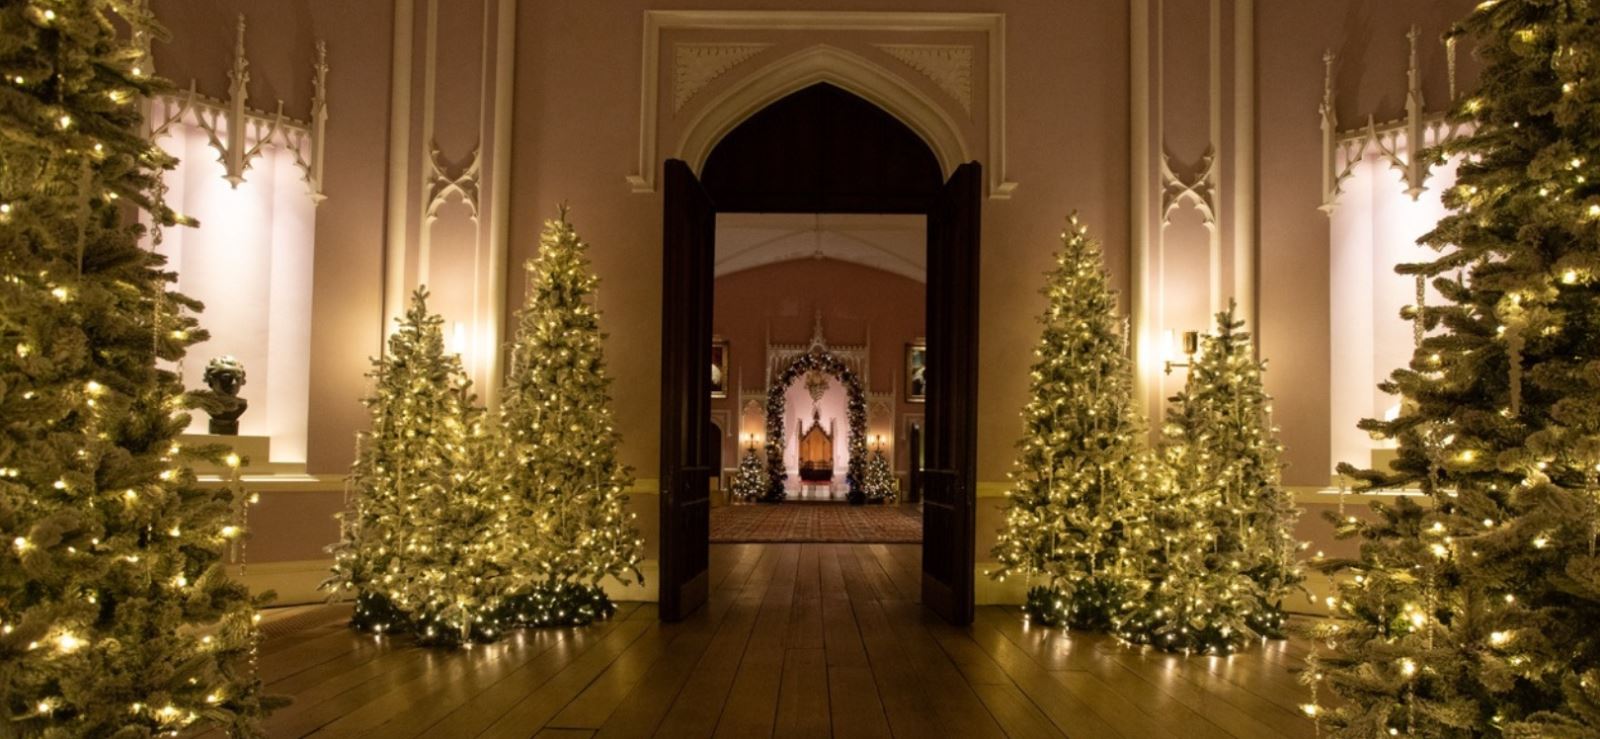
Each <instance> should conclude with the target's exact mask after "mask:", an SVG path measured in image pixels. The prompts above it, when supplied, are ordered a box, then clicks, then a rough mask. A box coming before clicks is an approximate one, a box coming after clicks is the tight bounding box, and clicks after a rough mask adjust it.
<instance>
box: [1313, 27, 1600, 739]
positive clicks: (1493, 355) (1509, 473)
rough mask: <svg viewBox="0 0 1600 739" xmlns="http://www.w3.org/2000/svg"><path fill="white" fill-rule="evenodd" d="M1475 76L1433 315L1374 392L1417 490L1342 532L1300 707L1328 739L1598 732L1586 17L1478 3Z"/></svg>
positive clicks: (1599, 341)
mask: <svg viewBox="0 0 1600 739" xmlns="http://www.w3.org/2000/svg"><path fill="white" fill-rule="evenodd" d="M1458 32H1459V33H1462V34H1466V35H1470V36H1471V37H1472V39H1473V40H1474V41H1475V43H1476V54H1477V56H1478V57H1479V58H1480V59H1482V61H1483V64H1484V66H1483V71H1482V73H1481V78H1480V89H1479V90H1478V91H1477V92H1475V93H1474V94H1473V95H1471V96H1470V97H1466V98H1464V99H1463V100H1461V101H1460V102H1459V103H1458V104H1457V106H1456V109H1455V111H1454V115H1455V118H1456V119H1457V120H1458V121H1460V122H1462V123H1464V124H1469V125H1470V127H1471V128H1470V133H1468V134H1467V135H1466V136H1464V137H1462V138H1460V139H1458V140H1456V141H1455V142H1453V143H1451V144H1449V145H1448V146H1446V147H1445V148H1444V149H1443V150H1441V151H1435V152H1433V153H1431V154H1430V156H1433V157H1436V158H1438V159H1441V160H1442V159H1443V158H1444V157H1447V156H1456V157H1460V158H1461V162H1460V165H1459V169H1458V173H1457V174H1458V179H1457V184H1456V185H1455V186H1454V187H1453V188H1451V189H1450V190H1448V191H1447V192H1446V193H1445V195H1444V199H1445V204H1446V205H1447V206H1449V207H1450V208H1451V209H1452V211H1453V212H1452V214H1451V215H1449V216H1447V217H1446V218H1445V219H1444V220H1442V221H1441V222H1440V223H1439V225H1438V227H1437V228H1436V229H1434V231H1432V232H1431V233H1429V234H1427V235H1426V236H1425V237H1423V239H1422V241H1423V243H1425V244H1427V245H1428V246H1430V247H1432V248H1433V249H1435V250H1436V251H1437V253H1438V256H1437V257H1436V258H1435V259H1433V260H1432V261H1428V262H1423V263H1418V264H1407V265H1402V266H1401V267H1400V269H1399V271H1400V272H1401V273H1403V274H1412V275H1419V276H1421V277H1423V278H1425V279H1428V280H1431V281H1432V285H1433V286H1434V287H1435V288H1436V290H1437V291H1438V292H1439V293H1440V294H1441V295H1443V297H1444V299H1445V302H1444V303H1443V304H1441V305H1433V306H1426V307H1421V308H1420V309H1419V312H1420V315H1419V319H1420V320H1421V322H1422V325H1423V327H1424V328H1425V329H1426V330H1427V331H1428V334H1427V335H1426V337H1425V338H1423V339H1422V341H1421V342H1420V344H1419V345H1418V347H1417V349H1416V352H1415V354H1414V356H1413V358H1412V360H1411V362H1410V364H1409V366H1407V367H1404V368H1400V369H1398V370H1396V371H1395V372H1394V373H1393V375H1392V376H1391V378H1390V379H1389V380H1388V381H1387V382H1385V383H1384V385H1383V389H1384V390H1386V391H1388V392H1390V393H1393V394H1396V395H1399V396H1401V398H1402V399H1403V400H1402V404H1401V412H1400V414H1399V416H1398V417H1397V418H1394V419H1392V420H1387V421H1384V420H1368V421H1365V422H1363V424H1362V427H1363V428H1365V429H1367V430H1369V431H1371V432H1374V433H1376V434H1379V435H1381V436H1383V437H1386V438H1389V439H1393V440H1396V441H1397V442H1398V444H1399V450H1398V454H1399V458H1398V460H1397V461H1396V462H1394V463H1393V465H1392V467H1391V468H1390V469H1380V470H1356V469H1353V468H1351V467H1349V466H1345V467H1342V468H1341V472H1343V473H1345V474H1348V475H1353V476H1355V477H1357V478H1358V479H1359V480H1361V482H1362V487H1363V488H1383V489H1398V488H1406V489H1413V490H1416V491H1419V492H1420V493H1421V494H1422V496H1423V499H1422V502H1421V504H1418V503H1415V502H1413V501H1411V500H1409V499H1400V500H1399V501H1398V502H1396V503H1394V504H1391V505H1383V506H1374V509H1375V516H1374V517H1372V519H1371V520H1363V519H1361V518H1359V517H1353V518H1351V519H1349V520H1340V521H1338V522H1337V523H1338V524H1339V525H1340V527H1341V534H1343V535H1345V536H1349V537H1355V538H1357V539H1359V540H1360V542H1361V548H1360V554H1359V556H1358V557H1356V558H1354V559H1350V560H1338V561H1332V562H1327V563H1325V565H1324V568H1325V569H1326V570H1328V571H1329V572H1331V573H1334V574H1336V575H1337V576H1338V581H1339V583H1340V585H1339V592H1338V601H1337V608H1338V615H1340V616H1342V618H1339V619H1336V620H1334V621H1332V622H1331V623H1330V624H1328V625H1327V626H1325V627H1323V628H1322V629H1321V630H1320V636H1321V637H1323V640H1325V641H1326V642H1327V643H1328V644H1329V646H1328V647H1327V648H1326V649H1325V651H1323V652H1322V653H1321V654H1320V655H1318V656H1316V657H1315V658H1314V659H1313V662H1312V669H1311V670H1310V671H1309V674H1308V678H1307V679H1308V681H1309V682H1310V683H1311V684H1312V685H1314V686H1326V689H1328V690H1330V691H1331V692H1332V693H1333V694H1334V695H1335V696H1337V698H1338V701H1337V702H1336V705H1333V706H1319V705H1317V704H1315V703H1313V704H1311V705H1308V706H1307V711H1308V712H1311V713H1314V714H1317V715H1318V716H1320V717H1321V719H1322V723H1323V725H1324V728H1325V729H1327V730H1328V732H1329V733H1330V734H1331V735H1333V736H1337V737H1371V736H1381V735H1384V734H1387V733H1401V734H1411V735H1419V736H1439V737H1469V736H1498V735H1506V736H1560V737H1595V736H1600V720H1597V719H1600V712H1597V710H1596V705H1597V704H1600V631H1597V630H1596V628H1595V625H1596V624H1600V557H1597V552H1596V546H1597V543H1600V479H1597V475H1600V300H1597V298H1600V4H1597V3H1595V2H1593V0H1501V1H1500V2H1492V1H1491V2H1484V3H1480V4H1479V5H1478V7H1477V9H1476V10H1475V11H1474V12H1473V13H1472V14H1471V15H1470V16H1469V17H1468V18H1467V19H1466V20H1465V21H1463V22H1462V24H1461V25H1460V27H1459V29H1458Z"/></svg>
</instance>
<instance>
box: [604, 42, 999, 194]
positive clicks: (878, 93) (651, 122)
mask: <svg viewBox="0 0 1600 739" xmlns="http://www.w3.org/2000/svg"><path fill="white" fill-rule="evenodd" d="M1005 25H1006V18H1005V15H1004V14H1003V13H942V12H879V11H823V10H816V11H812V10H806V11H764V10H647V11H645V13H644V39H643V48H642V54H641V62H642V63H641V65H640V93H639V152H638V162H637V165H636V167H635V169H634V170H633V172H632V173H630V174H629V175H628V176H627V181H628V184H629V186H630V188H631V189H632V190H633V192H636V193H653V192H655V191H656V185H657V182H656V179H657V172H658V170H659V168H660V165H661V162H662V161H663V160H665V159H669V158H676V159H683V160H684V161H687V162H689V164H690V165H691V167H692V168H694V169H696V170H698V169H699V166H700V165H701V164H703V163H704V161H705V158H706V156H707V155H708V154H709V153H710V151H711V149H712V148H714V147H715V145H716V143H717V142H718V141H720V140H721V138H722V137H723V136H724V135H726V134H727V133H728V132H729V131H731V130H733V128H734V127H735V126H737V125H738V124H739V123H741V122H743V121H744V120H745V119H746V118H748V117H749V116H750V115H751V114H752V113H755V112H756V111H758V110H760V109H761V108H763V107H765V106H766V105H767V104H770V103H772V102H774V101H776V100H778V99H780V98H782V97H784V96H785V95H787V94H789V93H792V92H795V91H798V90H800V89H802V88H804V87H807V86H809V85H812V84H816V83H819V82H827V83H830V84H833V85H835V86H838V87H840V88H841V89H845V90H848V91H849V92H851V93H852V94H854V95H857V96H859V97H862V98H863V99H866V100H868V101H870V102H872V103H873V104H875V105H877V106H878V107H880V108H882V109H883V110H884V111H886V112H888V113H889V114H891V115H893V116H895V117H896V118H897V119H899V120H900V121H901V122H903V123H905V124H906V125H907V126H908V127H910V128H911V129H912V130H913V131H915V132H916V133H917V135H918V136H920V137H921V138H922V139H923V140H924V141H926V142H927V143H928V145H929V148H930V149H931V150H933V152H934V154H935V156H936V157H937V158H938V160H939V163H940V165H941V167H942V168H943V169H944V171H945V173H946V174H948V173H950V172H952V171H954V169H955V167H956V166H958V165H960V164H961V163H963V162H966V161H972V160H977V161H980V162H982V163H983V165H984V172H985V174H986V175H987V177H988V182H987V185H988V193H989V197H990V198H994V199H1005V198H1009V197H1010V196H1011V193H1012V192H1013V191H1014V190H1015V189H1016V187H1017V183H1016V182H1013V181H1011V180H1010V179H1008V177H1007V175H1008V169H1007V164H1006V64H1005V57H1006V55H1005V49H1006V33H1005ZM923 42H927V43H930V44H942V45H944V47H950V48H955V47H956V46H961V48H963V49H967V48H970V49H971V62H972V64H971V68H970V72H969V78H968V84H969V85H970V87H971V90H970V92H971V97H970V99H966V100H963V99H961V98H962V97H964V96H956V97H952V96H951V93H949V92H948V91H947V90H946V89H945V88H944V87H941V86H940V83H941V78H940V75H939V74H930V73H929V72H928V70H927V69H926V65H920V67H919V65H917V64H912V63H910V62H908V61H906V60H905V59H903V58H900V57H897V56H895V54H894V53H891V51H892V50H893V48H901V47H905V46H906V45H907V44H908V43H911V44H916V43H923ZM758 43H759V44H764V45H766V46H764V47H763V48H761V49H759V50H755V51H754V52H753V53H752V55H751V56H749V57H747V58H745V59H744V60H742V61H741V62H740V63H739V64H737V65H735V66H733V67H730V68H729V69H726V70H723V71H722V72H720V73H719V74H717V75H715V76H713V77H712V78H711V79H710V80H707V81H704V83H703V84H698V86H696V87H695V88H694V94H693V95H691V96H689V97H687V98H682V99H680V98H681V97H682V93H683V92H684V91H680V90H677V89H676V88H675V87H674V85H675V84H676V78H675V77H674V76H673V75H672V74H663V73H662V71H663V69H670V68H671V66H670V65H672V64H674V61H675V57H673V56H672V54H671V52H672V50H674V49H676V48H677V47H678V45H681V44H687V45H690V46H694V45H700V46H705V45H708V44H728V45H734V46H738V47H741V48H744V47H751V46H753V45H755V44H758ZM896 45H898V46H896ZM944 47H941V48H944ZM664 65H666V66H664Z"/></svg>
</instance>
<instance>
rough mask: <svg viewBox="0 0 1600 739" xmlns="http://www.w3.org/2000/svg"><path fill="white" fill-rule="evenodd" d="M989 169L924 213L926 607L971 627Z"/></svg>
mask: <svg viewBox="0 0 1600 739" xmlns="http://www.w3.org/2000/svg"><path fill="white" fill-rule="evenodd" d="M982 183H983V168H982V166H981V165H979V164H978V163H977V162H969V163H967V164H963V165H961V166H960V167H958V168H956V171H955V173H954V174H952V175H951V176H950V180H949V181H948V182H946V183H945V185H944V188H943V189H942V190H940V191H939V194H938V195H937V196H935V197H934V200H933V203H932V205H931V206H930V207H929V208H928V293H927V296H928V310H927V334H928V360H927V362H928V364H927V367H928V401H927V424H928V426H927V431H926V433H927V436H926V438H925V439H924V447H925V448H926V449H927V457H926V465H927V466H926V468H925V469H924V470H923V472H922V494H923V506H922V602H923V604H924V605H926V606H927V607H928V608H931V609H933V611H934V612H936V613H938V614H939V615H941V616H943V617H944V618H945V620H947V621H949V622H950V623H953V624H956V625H965V624H969V623H972V611H973V607H972V599H973V583H972V578H973V541H972V538H973V509H974V507H975V494H976V491H975V488H976V486H977V476H976V466H977V446H976V438H975V436H976V431H977V406H978V403H977V401H978V240H979V233H980V221H979V210H980V208H981V206H982V204H983V199H982V198H983V187H982Z"/></svg>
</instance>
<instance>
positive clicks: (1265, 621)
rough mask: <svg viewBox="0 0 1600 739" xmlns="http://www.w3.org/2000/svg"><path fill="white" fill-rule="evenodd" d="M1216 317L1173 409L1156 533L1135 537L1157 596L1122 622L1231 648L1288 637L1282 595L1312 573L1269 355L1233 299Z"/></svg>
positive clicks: (1198, 648) (1173, 642) (1158, 639)
mask: <svg viewBox="0 0 1600 739" xmlns="http://www.w3.org/2000/svg"><path fill="white" fill-rule="evenodd" d="M1216 320H1217V326H1216V331H1215V333H1212V334H1209V335H1206V336H1205V337H1204V338H1203V339H1202V341H1201V346H1200V352H1199V353H1198V354H1197V355H1196V356H1195V357H1194V358H1193V360H1192V361H1191V362H1190V365H1189V368H1188V370H1189V376H1188V380H1187V382H1186V383H1185V386H1184V390H1183V391H1182V392H1180V393H1179V394H1177V395H1175V396H1173V398H1172V399H1171V404H1170V406H1169V409H1168V411H1167V421H1166V425H1165V428H1164V429H1163V434H1164V436H1165V439H1166V443H1165V447H1164V449H1163V450H1162V454H1163V459H1164V462H1165V465H1166V467H1167V471H1166V473H1165V474H1164V475H1163V479H1162V484H1160V485H1156V486H1153V490H1154V491H1155V492H1154V494H1153V495H1154V498H1155V503H1156V505H1155V506H1154V509H1153V511H1152V514H1151V515H1152V516H1153V517H1154V519H1155V525H1154V526H1153V527H1150V528H1149V529H1147V530H1146V531H1147V532H1148V534H1150V535H1153V536H1154V538H1151V536H1149V535H1146V536H1143V537H1141V538H1142V545H1141V546H1140V547H1138V550H1139V551H1142V552H1144V553H1146V554H1147V555H1148V559H1147V560H1146V563H1147V564H1146V574H1147V576H1148V577H1149V580H1150V582H1151V589H1150V591H1149V592H1150V595H1149V598H1148V599H1147V600H1146V601H1145V602H1144V603H1143V604H1141V605H1140V607H1139V608H1138V610H1137V612H1136V613H1135V614H1133V615H1131V616H1130V617H1129V618H1128V619H1127V620H1126V621H1124V622H1123V624H1122V625H1121V627H1120V628H1121V629H1122V630H1123V631H1124V632H1125V633H1126V635H1127V636H1128V637H1129V638H1130V639H1133V640H1134V641H1140V642H1149V643H1151V644H1154V645H1156V646H1159V647H1161V648H1163V649H1169V650H1176V651H1185V652H1200V653H1208V654H1216V653H1221V654H1227V653H1231V652H1233V651H1236V650H1238V649H1239V648H1240V647H1242V646H1244V645H1245V644H1247V643H1248V642H1249V640H1250V639H1252V638H1255V637H1259V636H1268V637H1274V638H1281V637H1283V636H1284V628H1283V627H1284V621H1285V618H1286V616H1285V613H1284V601H1285V599H1286V598H1287V597H1288V595H1289V594H1290V593H1291V592H1293V591H1295V590H1297V589H1298V588H1299V586H1300V583H1301V581H1302V580H1303V579H1304V576H1303V574H1302V571H1301V564H1300V562H1299V560H1298V557H1297V552H1298V550H1299V545H1298V543H1297V542H1295V540H1294V537H1293V527H1294V523H1295V521H1296V520H1297V519H1298V518H1299V511H1298V509H1296V508H1295V506H1294V502H1293V499H1292V497H1291V496H1290V494H1289V492H1288V491H1287V490H1285V489H1284V488H1283V486H1282V483H1281V479H1280V478H1281V470H1282V464H1281V463H1280V462H1279V460H1278V454H1279V451H1280V447H1279V445H1278V442H1277V440H1276V433H1275V429H1273V428H1272V426H1271V420H1270V411H1271V409H1270V399H1269V398H1268V397H1267V394H1266V391H1265V389H1264V388H1263V387H1262V383H1261V373H1262V371H1263V369H1264V365H1263V363H1262V362H1260V361H1258V360H1257V359H1256V358H1255V348H1254V346H1253V345H1252V343H1251V341H1250V335H1249V334H1247V333H1245V332H1244V331H1242V330H1241V329H1242V328H1243V326H1244V322H1243V321H1241V320H1238V319H1237V318H1235V316H1234V307H1233V306H1232V305H1231V304H1230V305H1229V307H1228V310H1227V311H1225V312H1222V313H1219V314H1217V317H1216Z"/></svg>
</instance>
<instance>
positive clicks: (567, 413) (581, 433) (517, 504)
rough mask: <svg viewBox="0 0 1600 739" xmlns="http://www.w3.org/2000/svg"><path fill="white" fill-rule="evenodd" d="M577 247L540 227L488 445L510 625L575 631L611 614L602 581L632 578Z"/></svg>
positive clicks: (601, 367)
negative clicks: (494, 465) (505, 541)
mask: <svg viewBox="0 0 1600 739" xmlns="http://www.w3.org/2000/svg"><path fill="white" fill-rule="evenodd" d="M587 250H588V244H586V243H584V242H583V240H581V239H579V238H578V234H577V232H576V231H574V230H573V228H572V224H571V223H569V222H568V221H567V211H566V208H562V209H561V213H560V216H559V217H557V218H556V219H554V220H549V221H545V227H544V233H543V234H542V235H541V236H540V238H539V255H538V256H537V257H535V258H534V259H532V260H529V262H528V264H527V279H528V297H527V303H526V305H524V306H523V308H522V310H521V311H520V312H519V313H518V315H517V333H516V341H515V344H514V346H513V347H512V349H511V370H510V376H509V377H508V378H507V379H506V390H505V398H504V401H503V407H502V409H501V434H500V439H501V443H502V444H503V445H504V448H503V449H502V452H501V456H502V457H503V460H504V464H505V466H506V470H505V479H504V483H503V484H504V487H505V489H506V491H507V494H508V496H509V497H510V500H511V506H512V514H511V517H510V520H511V526H512V529H511V534H510V541H511V542H512V546H513V547H514V551H513V552H512V555H511V559H510V560H509V561H510V563H511V566H512V572H513V575H514V577H515V579H516V581H517V582H519V583H521V591H520V592H519V593H518V594H517V595H516V596H515V598H514V599H513V602H512V604H511V605H510V609H511V618H512V619H513V620H514V621H516V622H518V623H525V624H534V625H552V624H566V623H587V622H588V621H590V620H592V619H594V618H597V617H602V616H606V615H609V614H610V613H611V611H612V610H613V608H614V606H612V604H611V602H610V600H609V599H608V598H607V597H606V594H605V591H603V590H602V589H601V588H600V580H601V579H602V578H604V577H606V576H608V575H609V576H612V577H617V578H627V577H629V576H630V575H631V576H632V577H634V578H640V579H642V576H641V575H640V573H639V569H638V564H639V544H640V541H639V538H638V536H639V535H638V531H637V530H636V529H634V527H633V518H634V515H633V514H632V513H630V512H628V510H627V503H628V496H627V494H626V492H625V491H626V490H627V487H628V486H629V485H630V484H632V473H631V472H630V471H629V470H628V469H627V468H626V467H623V466H622V465H621V464H619V463H618V462H617V447H618V445H619V444H620V443H621V436H620V434H618V433H617V430H616V427H615V425H614V424H613V422H612V419H611V408H610V403H611V399H610V397H609V385H610V382H611V381H610V379H609V378H608V377H607V376H606V371H605V360H604V357H603V356H602V352H601V343H602V340H603V339H604V335H603V334H602V333H601V332H600V318H599V314H598V313H597V312H596V310H595V308H594V306H593V304H592V303H593V300H594V292H595V287H596V285H597V284H598V282H599V281H598V279H597V278H596V277H595V276H594V275H593V274H592V273H591V272H590V271H589V264H588V261H587V260H586V259H585V257H584V252H586V251H587Z"/></svg>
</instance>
